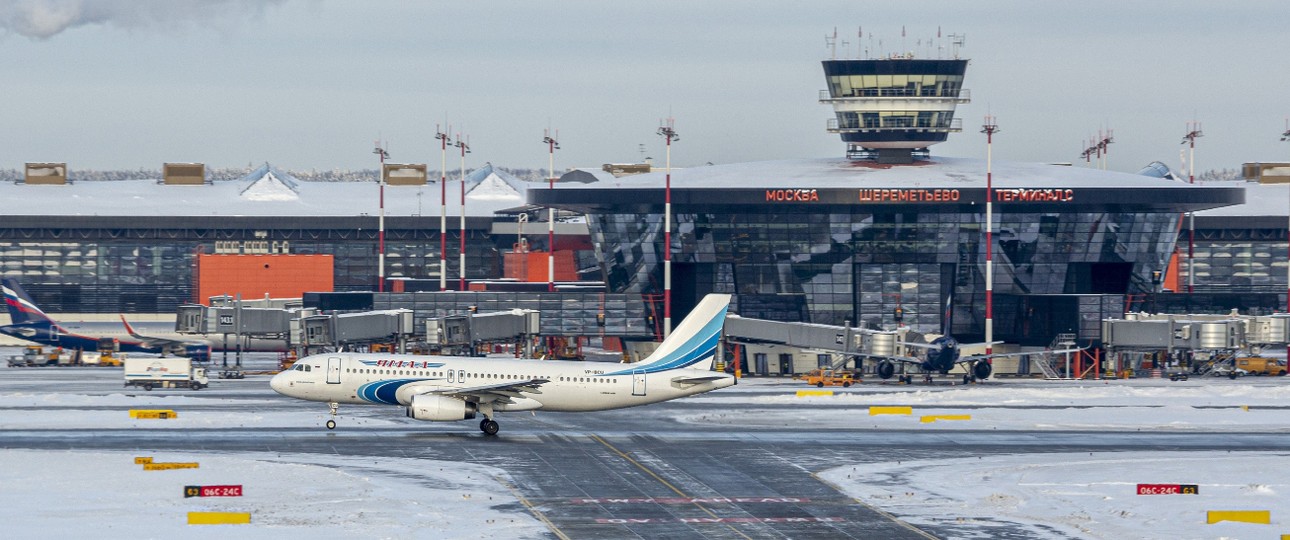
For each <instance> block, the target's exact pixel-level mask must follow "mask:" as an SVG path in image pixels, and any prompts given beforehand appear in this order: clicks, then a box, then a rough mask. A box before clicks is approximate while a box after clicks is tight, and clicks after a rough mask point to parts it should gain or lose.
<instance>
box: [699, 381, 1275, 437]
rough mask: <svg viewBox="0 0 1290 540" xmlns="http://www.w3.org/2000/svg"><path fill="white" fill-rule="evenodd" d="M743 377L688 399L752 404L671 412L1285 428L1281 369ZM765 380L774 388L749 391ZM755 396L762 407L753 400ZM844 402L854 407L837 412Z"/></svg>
mask: <svg viewBox="0 0 1290 540" xmlns="http://www.w3.org/2000/svg"><path fill="white" fill-rule="evenodd" d="M749 382H750V383H751V384H749V383H744V382H741V383H740V386H739V388H740V391H737V392H736V393H735V394H734V396H738V397H733V396H726V395H724V394H723V392H726V391H725V390H723V391H721V392H717V393H713V394H707V395H704V396H700V397H697V398H693V399H692V400H691V401H694V402H703V403H714V404H715V403H722V402H730V401H731V400H732V399H733V400H738V401H739V402H740V403H743V404H746V405H748V406H751V407H752V408H751V409H748V408H743V409H738V410H726V409H723V408H721V407H712V408H711V410H709V411H707V412H701V413H692V414H684V415H680V416H678V418H677V419H678V420H679V421H682V422H689V423H714V422H715V423H721V424H729V425H741V426H749V427H758V426H761V427H786V426H798V425H800V424H801V423H802V422H803V418H804V415H803V409H804V408H805V409H810V408H812V407H821V408H823V407H830V408H829V409H824V410H822V411H818V412H816V413H813V414H810V415H809V416H810V422H811V424H812V426H814V427H817V428H819V429H836V428H851V429H979V430H1094V431H1108V430H1114V431H1145V430H1174V431H1183V432H1186V431H1258V432H1265V433H1271V432H1277V433H1284V432H1290V422H1288V421H1287V411H1286V410H1284V409H1281V407H1285V406H1287V405H1290V379H1287V378H1284V377H1275V378H1251V379H1247V380H1239V381H1229V380H1227V379H1193V380H1190V381H1186V382H1170V381H1168V380H1164V381H1159V380H1138V381H1087V382H1049V381H1037V380H1015V381H1004V382H997V383H991V384H987V385H970V386H962V385H959V386H952V387H951V386H936V387H931V388H919V387H918V386H913V387H910V386H896V385H890V386H876V385H866V386H863V387H852V388H849V389H841V388H839V389H836V390H835V393H834V395H832V396H804V397H798V396H797V395H796V390H798V389H811V387H809V386H806V385H805V384H804V383H796V384H794V385H786V384H783V383H781V384H779V385H771V384H769V383H768V382H765V380H761V381H749ZM771 388H779V389H782V390H783V392H782V393H773V394H770V395H750V394H752V393H754V392H756V393H764V391H765V390H767V389H771ZM740 393H743V394H745V395H743V396H740V395H739V394H740ZM758 405H762V406H765V408H764V409H761V408H757V406H758ZM785 405H796V406H795V407H785ZM885 405H906V406H910V407H912V408H913V414H912V415H909V416H900V415H881V416H869V414H868V407H870V406H885ZM839 407H840V408H841V409H840V410H838V409H837V408H839ZM1274 407H1275V408H1274ZM851 408H854V410H853V411H850V412H846V411H848V409H851ZM963 414H966V415H970V416H971V420H970V421H968V422H963V421H949V422H945V421H938V422H934V423H921V422H920V417H921V416H924V415H963Z"/></svg>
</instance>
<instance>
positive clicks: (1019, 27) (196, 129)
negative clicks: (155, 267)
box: [0, 0, 1290, 172]
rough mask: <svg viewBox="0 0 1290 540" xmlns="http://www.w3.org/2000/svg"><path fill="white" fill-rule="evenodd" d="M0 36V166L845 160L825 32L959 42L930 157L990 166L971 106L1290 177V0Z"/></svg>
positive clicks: (115, 29) (1078, 137) (747, 9)
mask: <svg viewBox="0 0 1290 540" xmlns="http://www.w3.org/2000/svg"><path fill="white" fill-rule="evenodd" d="M0 26H2V29H0V32H2V33H3V37H0V70H2V71H3V73H4V74H5V75H4V77H3V79H2V80H0V87H2V88H3V92H2V94H0V95H3V96H4V106H3V110H2V112H0V156H3V159H0V168H19V167H21V164H22V163H23V162H25V161H46V160H48V161H66V162H68V163H69V164H70V166H71V168H73V169H75V168H78V167H79V168H97V169H104V168H129V169H134V168H141V167H142V168H159V167H160V164H161V163H162V162H165V161H199V162H205V163H207V164H209V165H211V166H221V167H222V166H244V165H247V164H248V163H256V164H258V163H260V162H264V161H269V162H272V163H274V164H275V165H278V166H280V167H285V168H290V169H311V168H313V169H331V168H347V169H353V168H370V167H373V166H374V164H375V161H376V158H375V156H374V155H373V154H372V153H371V151H372V146H373V144H372V143H373V140H374V139H376V138H377V136H378V135H379V136H380V137H382V138H384V139H386V140H387V141H389V147H390V152H391V159H392V160H393V161H397V162H429V163H430V164H431V167H432V168H437V167H438V164H439V159H440V155H439V148H438V143H437V141H435V139H434V131H435V124H436V123H439V124H443V123H445V118H446V119H447V122H448V123H451V124H452V125H453V129H454V131H461V132H463V133H466V134H469V135H470V145H471V148H472V150H473V153H472V154H470V155H469V156H467V165H468V166H471V167H473V166H478V165H482V164H483V163H484V162H485V161H490V162H492V163H493V164H496V165H501V166H508V167H528V168H538V167H542V168H545V167H546V164H547V151H546V150H547V148H546V146H545V145H544V144H542V142H541V141H542V136H543V130H544V129H545V128H547V127H548V126H551V127H554V128H557V129H559V138H560V142H561V145H562V147H563V148H562V149H561V150H558V151H557V152H556V168H557V169H565V168H568V167H574V166H598V165H599V164H601V163H607V162H624V161H637V160H639V159H640V158H641V157H642V151H641V145H642V144H643V145H644V152H643V154H644V155H647V156H650V157H654V158H655V159H656V163H659V164H661V161H662V159H663V155H664V150H663V144H662V139H661V138H660V137H659V136H658V135H656V133H655V132H656V130H657V128H658V125H659V121H660V119H661V118H664V117H667V116H668V115H669V114H670V115H671V116H673V117H675V122H676V129H677V131H678V133H679V134H680V137H681V138H680V140H679V141H677V142H676V143H674V145H673V152H672V155H673V164H674V165H677V166H694V165H702V164H704V163H707V162H712V163H729V162H741V161H756V160H764V159H785V158H804V157H828V156H839V155H841V154H842V152H843V149H844V148H843V145H842V143H841V141H840V140H839V138H838V136H837V135H833V134H829V133H827V132H826V131H825V122H826V120H827V119H828V118H829V117H830V116H831V110H830V109H829V108H828V106H826V105H822V104H820V103H818V100H817V97H818V96H817V94H818V92H819V91H820V90H821V89H824V88H825V84H824V77H823V73H822V70H821V67H820V60H822V59H825V58H827V57H828V54H829V53H828V50H827V49H826V48H825V40H824V36H825V35H826V34H828V33H832V32H833V29H834V27H837V28H838V33H839V34H840V35H841V37H842V38H843V39H846V40H848V41H850V42H855V41H856V39H855V38H854V36H855V35H856V33H857V29H858V28H863V30H864V33H865V34H866V36H868V35H873V36H874V38H873V41H872V46H873V47H874V48H875V49H876V48H877V40H878V39H879V38H881V40H882V49H883V50H884V52H893V51H896V50H899V49H901V43H902V41H903V44H904V48H905V49H909V50H914V49H919V47H920V45H919V43H918V42H919V40H923V42H924V43H923V44H922V45H921V46H922V50H924V51H926V50H927V45H926V42H927V41H928V40H930V39H931V38H933V37H935V35H936V32H937V28H938V27H939V28H941V31H942V34H943V35H948V34H950V33H958V34H965V35H966V46H965V47H964V48H963V49H962V56H964V57H967V58H971V60H972V62H971V65H970V66H969V68H968V72H967V77H966V80H965V83H964V87H965V88H968V89H970V90H971V93H972V94H971V95H972V102H971V103H969V104H966V105H960V106H959V109H958V117H960V118H962V119H963V121H964V132H963V133H960V134H952V135H951V136H950V140H949V142H946V143H943V144H941V145H938V146H935V147H933V153H935V154H939V155H952V156H965V157H982V158H983V157H984V156H985V138H984V135H981V134H980V133H978V131H979V125H980V124H981V120H982V117H983V116H984V115H985V114H987V112H989V113H992V114H993V115H995V116H996V117H997V119H998V122H999V125H1000V127H1001V133H1000V134H999V135H997V136H996V139H995V141H996V143H995V157H996V158H998V159H1004V160H1020V161H1043V162H1071V161H1077V160H1078V159H1079V153H1080V150H1081V149H1082V148H1083V147H1084V143H1085V140H1086V139H1087V138H1088V137H1089V136H1090V135H1091V134H1094V133H1096V132H1097V131H1098V129H1099V128H1111V129H1114V132H1115V144H1113V145H1112V147H1111V154H1110V168H1112V169H1116V170H1124V171H1134V172H1136V171H1137V170H1138V169H1140V168H1141V167H1142V166H1143V165H1146V164H1147V163H1148V162H1150V161H1153V160H1160V161H1163V162H1165V163H1166V164H1168V165H1170V166H1171V167H1173V168H1175V169H1179V168H1181V167H1180V165H1179V149H1180V148H1181V145H1180V144H1179V142H1180V141H1181V139H1182V136H1183V135H1184V134H1185V132H1186V127H1187V122H1188V121H1190V120H1193V119H1196V120H1200V121H1201V122H1203V129H1204V138H1202V139H1201V140H1200V141H1199V143H1198V150H1197V167H1198V169H1200V170H1205V169H1211V168H1223V167H1228V168H1231V167H1237V166H1239V165H1240V164H1241V163H1242V162H1245V161H1259V160H1262V161H1271V160H1287V161H1290V142H1281V141H1280V140H1279V136H1280V135H1281V133H1282V132H1283V131H1285V129H1286V123H1285V122H1286V120H1285V119H1286V117H1287V115H1290V59H1287V58H1288V57H1287V54H1286V51H1287V50H1290V37H1288V34H1287V28H1290V5H1287V3H1286V0H1241V1H1238V2H1213V1H1178V0H1174V1H1156V0H1137V1H1130V2H1126V1H1122V0H1120V1H1104V0H1087V1H1084V2H1050V1H1042V2H1037V1H1033V0H1012V1H977V2H966V1H962V0H950V1H923V2H894V1H888V2H874V1H858V0H841V1H811V2H784V1H782V0H775V1H762V0H753V1H749V0H743V1H706V2H694V1H686V0H651V1H648V2H643V1H634V0H633V1H628V0H616V1H612V2H607V1H603V0H575V1H567V0H566V1H558V2H557V1H546V2H534V1H511V0H485V1H461V2H442V1H440V2H395V1H379V0H378V1H372V0H366V1H362V2H342V1H326V0H273V1H268V0H132V1H126V0H121V1H117V0H0ZM902 27H904V28H905V29H906V34H907V36H906V37H905V38H904V39H903V40H902V38H901V28H902ZM862 41H863V43H864V45H865V46H869V45H870V43H871V41H870V39H869V38H868V37H866V38H865V39H864V40H862ZM941 42H942V43H947V42H948V38H943V39H942V40H941ZM932 50H933V55H934V54H935V53H934V49H932ZM848 51H849V52H850V53H851V54H852V55H854V54H855V53H856V46H855V45H854V44H853V43H852V44H848V45H847V46H843V45H841V44H839V47H838V52H839V55H842V54H845V53H847V52H848ZM922 55H923V56H926V53H922ZM459 163H460V157H459V156H455V155H454V156H453V157H450V160H449V167H452V168H455V167H457V166H458V165H459Z"/></svg>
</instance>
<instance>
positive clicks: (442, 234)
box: [434, 124, 452, 291]
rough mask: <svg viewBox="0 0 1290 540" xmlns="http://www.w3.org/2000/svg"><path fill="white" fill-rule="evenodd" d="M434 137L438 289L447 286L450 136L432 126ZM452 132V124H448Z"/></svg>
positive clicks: (437, 127) (437, 126)
mask: <svg viewBox="0 0 1290 540" xmlns="http://www.w3.org/2000/svg"><path fill="white" fill-rule="evenodd" d="M434 131H435V135H434V138H436V139H439V290H441V291H442V290H445V289H447V288H448V145H450V144H452V137H450V136H449V135H448V133H444V132H442V131H439V124H435V126H434ZM448 131H449V132H452V126H448Z"/></svg>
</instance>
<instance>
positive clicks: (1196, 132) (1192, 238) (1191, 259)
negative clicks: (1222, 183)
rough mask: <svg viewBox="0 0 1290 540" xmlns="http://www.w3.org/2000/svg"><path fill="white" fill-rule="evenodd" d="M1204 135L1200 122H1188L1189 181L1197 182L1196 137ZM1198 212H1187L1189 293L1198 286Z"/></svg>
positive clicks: (1184, 138) (1184, 140) (1185, 140)
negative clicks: (1189, 148) (1189, 149)
mask: <svg viewBox="0 0 1290 540" xmlns="http://www.w3.org/2000/svg"><path fill="white" fill-rule="evenodd" d="M1203 136H1204V133H1201V131H1200V122H1188V123H1187V134H1186V135H1183V140H1182V144H1186V145H1190V146H1191V152H1190V154H1191V155H1190V158H1189V159H1188V161H1189V163H1188V165H1187V169H1188V170H1187V183H1188V184H1195V183H1196V139H1199V138H1201V137H1203ZM1195 263H1196V213H1195V212H1187V294H1191V293H1192V290H1193V289H1195V288H1196V265H1195Z"/></svg>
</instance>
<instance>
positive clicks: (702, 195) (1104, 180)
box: [528, 157, 1244, 213]
mask: <svg viewBox="0 0 1290 540" xmlns="http://www.w3.org/2000/svg"><path fill="white" fill-rule="evenodd" d="M992 166H993V178H992V180H993V181H992V187H993V189H994V197H995V201H996V202H1000V203H1006V205H1004V206H1000V207H999V210H1001V211H1017V212H1030V211H1052V210H1050V209H1058V208H1064V209H1066V210H1069V211H1094V210H1096V209H1108V210H1109V211H1150V212H1178V211H1192V210H1201V209H1206V208H1213V207H1217V206H1224V205H1230V204H1235V203H1239V202H1241V200H1242V197H1243V193H1244V192H1243V191H1242V190H1240V189H1239V188H1235V187H1233V186H1232V185H1211V186H1206V185H1195V184H1186V183H1183V182H1179V181H1177V180H1176V179H1172V178H1161V177H1160V176H1149V175H1144V174H1131V173H1123V172H1115V171H1105V170H1099V169H1092V168H1087V167H1074V166H1068V165H1051V164H1044V163H1019V162H1001V161H996V162H994V163H993V164H992ZM665 178H666V173H665V172H663V171H654V172H650V173H645V174H638V175H632V176H623V177H613V176H612V175H609V174H608V173H600V172H598V171H596V170H592V169H578V170H575V171H573V172H570V173H567V174H565V175H564V176H563V177H561V181H560V182H558V183H556V186H555V189H554V190H546V189H535V190H530V191H529V192H528V202H530V203H532V204H538V205H544V204H549V205H551V206H555V207H557V208H565V209H570V210H576V211H581V212H584V213H599V212H620V211H631V212H646V211H656V210H657V208H655V207H658V206H661V205H662V203H663V197H662V196H661V194H660V193H659V192H661V191H662V189H663V187H664V185H665ZM671 179H672V197H673V198H672V203H673V205H674V206H678V205H679V206H680V207H687V208H688V209H689V210H690V211H704V210H703V209H704V208H709V209H711V208H715V207H717V206H720V207H723V208H726V211H747V210H746V209H748V208H755V207H762V208H765V207H767V205H776V204H817V205H844V206H854V205H869V204H876V205H884V206H892V205H910V204H915V205H920V206H921V207H922V208H932V207H936V208H940V209H943V210H955V211H964V210H968V209H971V208H973V205H977V204H983V203H985V202H986V200H987V195H986V189H985V188H986V163H985V161H984V160H980V159H967V158H951V157H932V158H930V159H928V160H925V161H919V162H916V163H914V164H912V165H895V166H893V165H880V164H876V163H873V162H861V161H852V160H847V159H844V158H819V159H794V160H780V161H759V162H748V163H733V164H725V165H709V166H703V167H691V168H685V169H673V170H672V178H671ZM1055 204H1060V206H1055ZM740 208H743V209H744V210H740Z"/></svg>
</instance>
